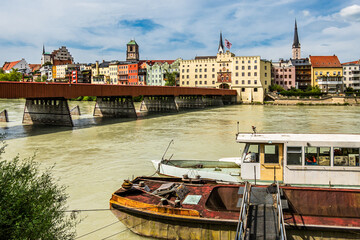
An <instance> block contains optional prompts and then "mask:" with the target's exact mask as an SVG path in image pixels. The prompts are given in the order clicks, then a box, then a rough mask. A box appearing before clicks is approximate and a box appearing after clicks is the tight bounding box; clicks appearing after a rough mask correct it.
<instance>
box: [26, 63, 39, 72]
mask: <svg viewBox="0 0 360 240" xmlns="http://www.w3.org/2000/svg"><path fill="white" fill-rule="evenodd" d="M29 68H30V69H31V71H32V72H35V71H37V70H39V69H40V68H41V64H29Z"/></svg>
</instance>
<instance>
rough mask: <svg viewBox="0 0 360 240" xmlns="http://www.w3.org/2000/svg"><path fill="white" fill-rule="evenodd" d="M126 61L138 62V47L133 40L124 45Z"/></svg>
mask: <svg viewBox="0 0 360 240" xmlns="http://www.w3.org/2000/svg"><path fill="white" fill-rule="evenodd" d="M126 61H129V62H137V61H139V45H137V43H136V42H135V40H131V41H130V42H129V43H128V44H127V45H126Z"/></svg>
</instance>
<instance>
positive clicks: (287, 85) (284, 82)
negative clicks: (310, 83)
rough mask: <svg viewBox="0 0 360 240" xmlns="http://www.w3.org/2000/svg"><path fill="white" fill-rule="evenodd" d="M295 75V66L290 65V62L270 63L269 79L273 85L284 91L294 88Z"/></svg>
mask: <svg viewBox="0 0 360 240" xmlns="http://www.w3.org/2000/svg"><path fill="white" fill-rule="evenodd" d="M295 75H296V71H295V66H293V65H292V64H291V61H290V60H285V61H284V60H280V61H279V62H272V68H271V77H272V79H273V83H274V84H277V85H280V86H281V87H282V88H284V89H285V90H289V89H291V88H295V87H296V83H295V79H296V77H295Z"/></svg>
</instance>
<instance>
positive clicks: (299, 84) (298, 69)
mask: <svg viewBox="0 0 360 240" xmlns="http://www.w3.org/2000/svg"><path fill="white" fill-rule="evenodd" d="M290 61H291V64H292V65H293V66H294V67H295V87H296V88H298V89H301V90H306V89H307V88H308V87H310V86H311V64H310V61H309V59H308V58H300V59H290Z"/></svg>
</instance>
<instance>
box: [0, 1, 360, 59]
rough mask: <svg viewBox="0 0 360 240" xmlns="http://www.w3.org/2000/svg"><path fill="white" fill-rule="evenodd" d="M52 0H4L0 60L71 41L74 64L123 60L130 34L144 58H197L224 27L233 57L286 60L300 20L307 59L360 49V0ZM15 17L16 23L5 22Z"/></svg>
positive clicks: (212, 48) (347, 55)
mask: <svg viewBox="0 0 360 240" xmlns="http://www.w3.org/2000/svg"><path fill="white" fill-rule="evenodd" d="M52 4H53V5H51V4H45V3H44V2H41V1H34V2H32V3H31V6H28V5H29V3H28V2H25V1H15V2H5V3H3V7H2V9H1V10H0V20H1V21H0V22H2V24H1V25H2V31H3V34H2V37H0V51H1V54H0V64H1V65H2V64H3V63H4V62H5V61H15V60H19V59H21V58H25V59H26V60H27V61H28V62H29V63H40V59H41V54H42V47H43V45H45V49H46V51H52V50H53V49H57V48H59V47H60V46H67V48H68V49H69V50H70V52H71V53H72V55H73V56H74V60H75V62H95V61H96V60H98V61H102V60H124V59H125V52H126V49H125V48H124V46H125V44H126V43H127V42H128V41H129V39H135V40H136V41H137V43H138V44H139V45H140V47H141V50H140V59H143V60H147V59H149V60H150V59H176V58H178V57H181V58H183V59H192V58H193V57H194V56H202V55H216V52H217V51H216V50H217V45H218V34H219V33H220V31H222V33H223V36H224V38H225V39H228V40H229V41H230V42H231V43H232V48H231V52H233V53H235V54H236V55H239V56H261V57H262V58H264V59H268V60H274V61H276V60H278V59H279V58H284V59H289V58H290V57H291V45H292V39H293V31H294V21H295V18H296V20H297V24H298V31H299V38H300V43H301V46H302V52H301V55H302V56H303V57H308V56H309V55H333V54H336V55H337V56H338V57H339V59H340V61H341V62H347V61H353V60H357V59H359V55H360V54H359V50H358V49H357V48H354V46H356V42H357V39H358V38H359V37H360V33H359V31H356V30H357V29H360V2H359V1H346V2H340V3H339V2H338V1H320V0H318V1H311V3H306V2H305V3H304V2H301V1H297V0H289V1H285V0H283V1H271V2H270V1H264V0H260V1H252V2H248V1H240V2H239V1H228V2H226V3H222V4H220V3H217V2H215V1H197V2H196V3H190V1H181V2H176V1H166V2H157V4H149V3H145V4H142V2H141V1H134V2H132V3H128V2H126V3H123V2H120V3H118V2H113V1H106V2H105V3H99V2H96V1H87V2H84V1H78V2H76V3H71V4H70V2H68V1H65V2H64V1H61V2H57V1H55V2H54V3H52ZM18 6H22V7H21V8H18ZM34 6H37V8H36V9H33V8H34ZM69 6H71V7H69ZM320 7H322V8H320ZM29 10H30V11H29ZM14 16H15V17H16V21H13V22H12V24H5V23H6V22H9V20H8V19H11V17H12V18H14ZM28 19H31V21H29V20H28ZM24 36H26V37H24Z"/></svg>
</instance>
